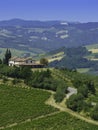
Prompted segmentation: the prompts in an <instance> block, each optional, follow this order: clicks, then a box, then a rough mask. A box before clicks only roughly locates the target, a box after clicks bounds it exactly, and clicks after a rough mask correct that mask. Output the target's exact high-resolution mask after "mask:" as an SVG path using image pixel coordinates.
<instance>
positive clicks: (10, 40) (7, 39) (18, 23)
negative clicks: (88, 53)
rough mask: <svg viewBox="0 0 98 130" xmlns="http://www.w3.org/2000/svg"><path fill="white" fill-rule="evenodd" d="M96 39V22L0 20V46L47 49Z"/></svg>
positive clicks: (91, 41)
mask: <svg viewBox="0 0 98 130" xmlns="http://www.w3.org/2000/svg"><path fill="white" fill-rule="evenodd" d="M95 43H96V44H97V43H98V22H88V23H79V22H67V21H56V20H55V21H31V20H21V19H11V20H4V21H0V47H3V48H15V49H19V50H29V51H30V50H31V48H38V49H41V50H44V51H50V50H54V49H57V48H61V47H63V46H65V47H78V46H84V45H89V44H95Z"/></svg>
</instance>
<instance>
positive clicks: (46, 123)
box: [5, 112, 98, 130]
mask: <svg viewBox="0 0 98 130" xmlns="http://www.w3.org/2000/svg"><path fill="white" fill-rule="evenodd" d="M5 130H98V126H96V125H92V124H89V123H87V122H85V121H82V120H80V119H77V118H76V117H74V116H71V115H70V114H68V113H66V112H61V113H58V114H55V115H52V116H49V117H44V118H41V119H38V120H34V121H31V122H27V123H22V124H20V125H17V126H15V127H12V128H7V129H5Z"/></svg>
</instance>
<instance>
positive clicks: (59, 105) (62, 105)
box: [45, 94, 98, 125]
mask: <svg viewBox="0 0 98 130" xmlns="http://www.w3.org/2000/svg"><path fill="white" fill-rule="evenodd" d="M65 102H66V98H64V100H63V101H62V102H61V103H56V102H55V100H54V97H53V94H52V95H51V96H50V98H49V99H48V100H47V101H46V102H45V103H46V104H48V105H51V106H53V107H55V108H58V109H59V110H60V111H63V112H67V113H69V114H71V115H72V116H75V117H77V118H79V119H81V120H84V121H85V122H88V123H92V124H94V125H98V122H97V121H94V120H91V119H89V118H85V117H83V116H81V115H79V114H78V113H76V112H73V111H71V110H70V109H68V108H67V107H66V105H65Z"/></svg>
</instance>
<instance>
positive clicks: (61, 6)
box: [0, 0, 98, 22]
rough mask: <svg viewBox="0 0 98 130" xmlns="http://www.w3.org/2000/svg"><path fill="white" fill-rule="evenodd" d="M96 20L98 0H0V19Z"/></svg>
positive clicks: (97, 18)
mask: <svg viewBox="0 0 98 130" xmlns="http://www.w3.org/2000/svg"><path fill="white" fill-rule="evenodd" d="M12 18H21V19H27V20H65V21H79V22H92V21H93V22H94V21H95V22H96V21H97V22H98V0H0V20H7V19H12Z"/></svg>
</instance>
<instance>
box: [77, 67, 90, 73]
mask: <svg viewBox="0 0 98 130" xmlns="http://www.w3.org/2000/svg"><path fill="white" fill-rule="evenodd" d="M89 70H90V68H79V69H77V71H78V72H79V73H87V72H88V71H89Z"/></svg>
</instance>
